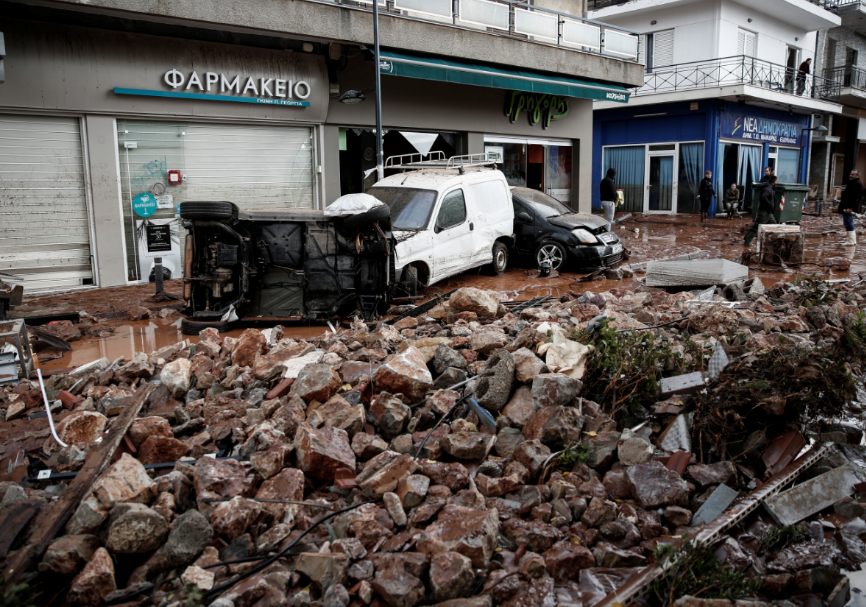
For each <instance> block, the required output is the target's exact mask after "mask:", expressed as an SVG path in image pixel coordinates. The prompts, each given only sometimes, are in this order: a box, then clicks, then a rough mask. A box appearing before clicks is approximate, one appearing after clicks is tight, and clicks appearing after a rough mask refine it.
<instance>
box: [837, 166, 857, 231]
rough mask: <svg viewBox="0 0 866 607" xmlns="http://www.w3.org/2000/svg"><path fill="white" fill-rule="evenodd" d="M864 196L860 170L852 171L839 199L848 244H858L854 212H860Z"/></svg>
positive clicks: (839, 209)
mask: <svg viewBox="0 0 866 607" xmlns="http://www.w3.org/2000/svg"><path fill="white" fill-rule="evenodd" d="M862 197H863V183H862V182H861V181H860V171H857V170H854V171H851V174H850V175H849V176H848V185H847V186H845V191H844V192H842V200H840V201H839V208H838V209H837V210H838V211H839V213H841V214H842V223H843V224H845V233H846V235H847V237H848V240H846V241H845V244H846V245H855V246H856V245H857V232H855V231H854V213H859V212H860V199H861V198H862Z"/></svg>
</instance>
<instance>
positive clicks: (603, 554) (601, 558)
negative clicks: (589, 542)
mask: <svg viewBox="0 0 866 607" xmlns="http://www.w3.org/2000/svg"><path fill="white" fill-rule="evenodd" d="M592 554H593V556H595V562H596V565H597V566H598V567H604V568H606V569H617V568H619V567H646V565H647V560H646V557H644V556H641V555H639V554H636V553H634V552H631V551H629V550H620V549H619V548H617V547H616V546H613V545H611V544H608V543H605V542H601V543H599V544H598V545H597V546H596V547H595V548H593V549H592Z"/></svg>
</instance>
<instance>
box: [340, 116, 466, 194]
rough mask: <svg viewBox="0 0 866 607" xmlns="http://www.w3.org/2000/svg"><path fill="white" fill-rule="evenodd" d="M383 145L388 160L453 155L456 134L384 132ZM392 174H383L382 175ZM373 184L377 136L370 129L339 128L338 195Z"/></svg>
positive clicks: (449, 156)
mask: <svg viewBox="0 0 866 607" xmlns="http://www.w3.org/2000/svg"><path fill="white" fill-rule="evenodd" d="M384 133H385V136H384V138H383V141H382V144H383V148H384V153H385V159H386V160H387V159H388V158H390V157H391V156H402V155H403V154H423V155H424V156H427V155H429V154H430V153H431V152H442V153H444V154H445V157H446V158H451V157H452V156H454V155H455V153H456V151H455V145H456V134H455V133H421V132H414V131H394V130H388V129H385V130H384ZM394 173H395V171H386V172H385V176H386V177H387V176H388V175H392V174H394ZM375 183H376V133H375V131H373V130H372V129H353V128H341V129H340V193H341V195H345V194H358V193H364V192H366V191H367V190H369V189H370V188H371V187H373V184H375Z"/></svg>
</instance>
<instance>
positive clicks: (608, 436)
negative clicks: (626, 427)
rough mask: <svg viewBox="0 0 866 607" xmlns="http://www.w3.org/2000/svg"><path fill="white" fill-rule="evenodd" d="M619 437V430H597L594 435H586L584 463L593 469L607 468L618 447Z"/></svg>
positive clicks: (601, 469)
mask: <svg viewBox="0 0 866 607" xmlns="http://www.w3.org/2000/svg"><path fill="white" fill-rule="evenodd" d="M619 438H620V434H619V432H599V433H598V434H597V435H596V436H591V437H588V438H587V439H586V440H585V441H584V444H585V445H586V446H587V448H588V451H587V454H586V465H587V466H589V467H590V468H592V469H593V470H598V471H603V470H607V469H608V468H609V467H610V464H611V463H612V462H613V457H614V454H615V453H616V452H617V448H618V447H619Z"/></svg>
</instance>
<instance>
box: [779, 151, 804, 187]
mask: <svg viewBox="0 0 866 607" xmlns="http://www.w3.org/2000/svg"><path fill="white" fill-rule="evenodd" d="M776 175H777V176H778V177H779V181H780V182H781V183H799V181H800V150H792V149H790V148H779V160H778V162H777V164H776Z"/></svg>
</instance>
